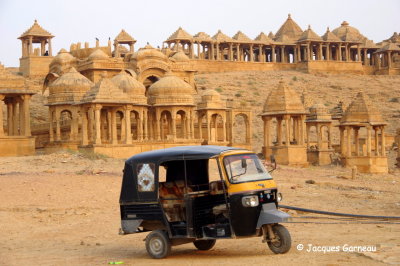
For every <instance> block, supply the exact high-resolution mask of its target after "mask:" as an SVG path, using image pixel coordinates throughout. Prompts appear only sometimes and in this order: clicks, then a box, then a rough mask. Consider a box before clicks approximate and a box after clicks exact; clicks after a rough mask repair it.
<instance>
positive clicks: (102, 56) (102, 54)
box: [88, 49, 108, 60]
mask: <svg viewBox="0 0 400 266" xmlns="http://www.w3.org/2000/svg"><path fill="white" fill-rule="evenodd" d="M88 59H89V60H99V59H108V55H107V54H106V53H105V52H103V51H102V50H101V49H97V50H96V51H94V52H92V53H91V54H90V55H89V57H88Z"/></svg>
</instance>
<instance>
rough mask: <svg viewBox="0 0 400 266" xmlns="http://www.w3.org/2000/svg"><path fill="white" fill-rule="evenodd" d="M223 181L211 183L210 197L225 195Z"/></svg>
mask: <svg viewBox="0 0 400 266" xmlns="http://www.w3.org/2000/svg"><path fill="white" fill-rule="evenodd" d="M222 182H223V181H212V182H210V195H219V194H223V193H224V187H223V184H222Z"/></svg>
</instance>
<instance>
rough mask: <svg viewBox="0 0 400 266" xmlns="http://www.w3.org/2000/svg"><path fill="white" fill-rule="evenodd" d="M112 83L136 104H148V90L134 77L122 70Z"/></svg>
mask: <svg viewBox="0 0 400 266" xmlns="http://www.w3.org/2000/svg"><path fill="white" fill-rule="evenodd" d="M111 81H112V82H113V83H114V84H115V85H116V86H117V87H118V88H119V89H121V90H122V91H123V92H125V93H126V94H127V95H128V96H129V98H130V99H131V100H132V101H133V102H134V103H136V104H147V98H146V96H145V94H146V88H145V86H144V85H143V84H142V83H140V82H139V81H137V80H136V79H135V78H134V77H132V76H131V75H130V74H128V73H127V72H126V71H125V70H122V71H121V72H120V73H119V74H118V75H115V76H114V77H113V78H112V79H111Z"/></svg>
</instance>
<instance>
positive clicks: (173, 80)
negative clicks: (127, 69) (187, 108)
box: [147, 73, 194, 106]
mask: <svg viewBox="0 0 400 266" xmlns="http://www.w3.org/2000/svg"><path fill="white" fill-rule="evenodd" d="M193 92H194V90H193V88H192V86H190V85H189V84H188V83H186V82H185V81H183V80H182V79H180V78H178V77H176V76H174V75H173V74H171V73H167V74H166V75H165V76H164V77H163V78H161V79H160V80H158V81H157V82H155V83H154V84H153V85H151V86H150V88H149V89H148V92H147V96H148V97H149V104H152V105H156V106H157V105H158V106H162V105H194V98H193Z"/></svg>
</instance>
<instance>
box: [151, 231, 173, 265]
mask: <svg viewBox="0 0 400 266" xmlns="http://www.w3.org/2000/svg"><path fill="white" fill-rule="evenodd" d="M146 250H147V253H148V254H149V255H150V257H152V258H153V259H162V258H165V257H167V256H168V255H169V253H170V252H171V241H170V240H169V238H168V234H167V232H165V231H163V230H155V231H152V232H151V233H150V234H148V235H147V237H146Z"/></svg>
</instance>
